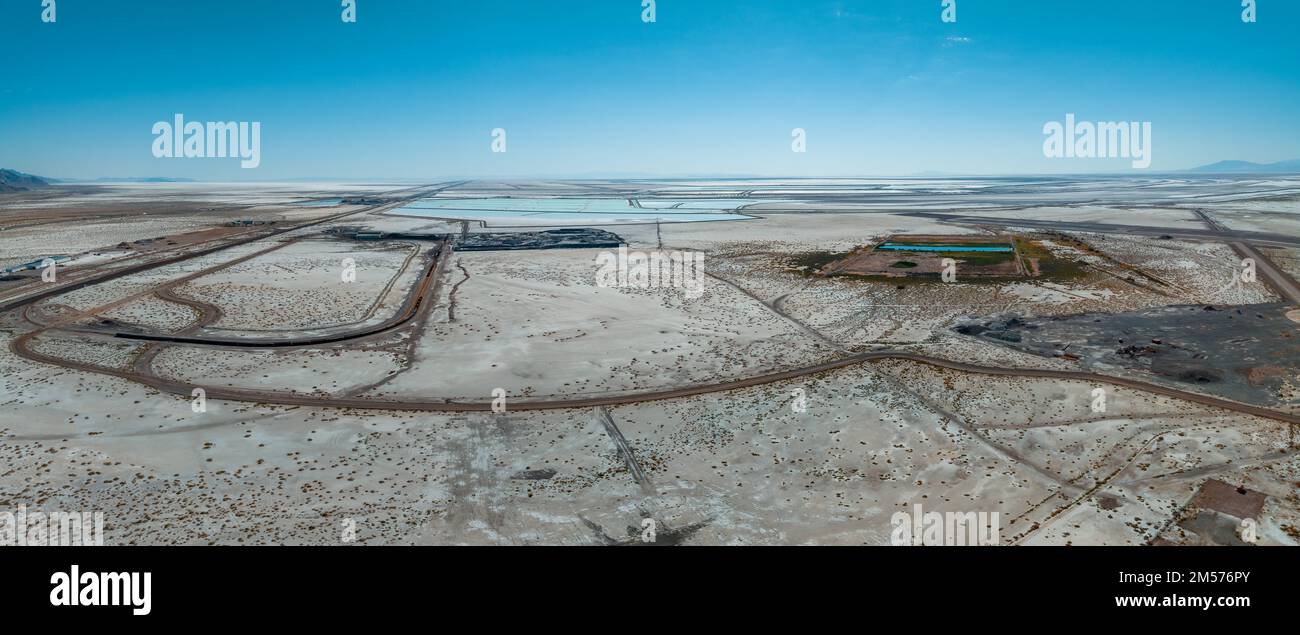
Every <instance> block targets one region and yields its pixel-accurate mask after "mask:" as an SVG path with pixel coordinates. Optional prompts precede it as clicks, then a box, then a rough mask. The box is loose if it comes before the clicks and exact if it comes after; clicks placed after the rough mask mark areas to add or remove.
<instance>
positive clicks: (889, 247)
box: [876, 243, 1011, 253]
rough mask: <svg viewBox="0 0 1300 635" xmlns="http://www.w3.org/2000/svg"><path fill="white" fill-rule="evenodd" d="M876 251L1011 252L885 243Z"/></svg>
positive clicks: (1003, 248)
mask: <svg viewBox="0 0 1300 635" xmlns="http://www.w3.org/2000/svg"><path fill="white" fill-rule="evenodd" d="M876 249H885V250H888V251H950V252H955V251H996V252H1003V253H1005V252H1009V251H1011V248H1010V247H974V246H964V245H951V246H942V247H941V246H931V245H895V244H892V243H885V244H883V245H881V246H879V247H876Z"/></svg>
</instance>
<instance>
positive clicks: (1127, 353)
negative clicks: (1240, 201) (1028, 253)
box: [953, 302, 1300, 406]
mask: <svg viewBox="0 0 1300 635" xmlns="http://www.w3.org/2000/svg"><path fill="white" fill-rule="evenodd" d="M1291 308H1292V307H1291V306H1290V305H1288V304H1286V303H1281V302H1276V303H1269V304H1255V305H1247V306H1206V305H1195V306H1170V307H1161V308H1158V309H1148V310H1143V311H1134V312H1130V313H1116V314H1099V313H1088V314H1079V315H1070V316H1057V317H1041V318H1037V317H1035V318H1026V317H1018V316H993V317H985V318H975V319H970V320H967V321H964V322H962V323H960V324H958V325H957V326H956V327H954V329H953V330H955V331H956V332H958V333H961V334H963V335H968V336H971V337H975V338H978V339H982V340H985V341H988V342H991V343H995V344H997V345H999V346H1006V347H1009V348H1014V349H1016V350H1020V351H1024V352H1027V353H1033V354H1035V355H1041V356H1043V357H1056V358H1065V359H1071V360H1077V361H1078V362H1079V364H1080V365H1081V366H1083V367H1084V369H1086V370H1091V371H1094V372H1099V373H1117V372H1118V373H1123V374H1125V375H1129V376H1134V377H1140V378H1143V379H1154V380H1156V381H1159V382H1160V383H1164V384H1166V385H1170V386H1175V387H1181V388H1188V387H1194V388H1195V389H1197V390H1198V391H1200V392H1204V393H1207V394H1213V395H1216V396H1220V397H1225V398H1228V399H1234V400H1237V401H1242V402H1245V403H1253V404H1259V405H1265V406H1279V405H1293V404H1300V325H1297V324H1296V323H1295V322H1293V321H1291V320H1289V319H1287V317H1286V312H1287V311H1288V310H1290V309H1291Z"/></svg>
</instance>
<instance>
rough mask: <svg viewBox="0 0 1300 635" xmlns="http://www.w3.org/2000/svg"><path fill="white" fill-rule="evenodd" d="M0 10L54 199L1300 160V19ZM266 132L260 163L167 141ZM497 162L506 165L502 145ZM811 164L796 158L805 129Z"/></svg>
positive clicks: (313, 3)
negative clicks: (1075, 124) (309, 180)
mask: <svg viewBox="0 0 1300 635" xmlns="http://www.w3.org/2000/svg"><path fill="white" fill-rule="evenodd" d="M1240 4H1241V0H1147V1H1142V0H1051V1H1033V0H1017V1H1013V0H957V22H956V23H952V24H949V23H944V22H942V21H941V19H940V15H941V11H942V7H941V0H857V1H854V0H833V1H832V0H769V1H763V0H749V1H746V0H730V1H721V0H658V3H657V6H656V12H657V15H656V18H657V21H656V22H655V23H653V24H646V23H643V22H642V20H641V14H642V7H641V0H549V1H548V0H531V1H528V0H510V1H505V0H472V1H456V2H453V1H443V0H421V1H417V0H409V1H408V0H357V5H358V20H357V22H356V23H355V24H345V23H343V22H342V21H341V20H340V12H341V10H342V9H341V7H340V2H339V0H279V1H275V2H260V1H253V0H220V1H217V0H187V1H185V2H179V1H176V2H171V1H164V0H149V1H145V0H117V1H113V2H109V1H106V0H58V3H57V11H58V13H57V22H55V23H53V24H45V23H42V22H41V19H40V14H41V0H0V53H3V56H2V59H4V61H5V64H4V73H3V76H2V77H3V78H2V79H0V167H11V168H16V169H19V170H22V171H26V172H31V173H35V174H41V175H46V176H53V177H72V178H93V177H100V176H173V177H192V178H202V179H255V180H267V179H278V178H292V177H345V178H363V177H400V178H429V179H436V178H441V177H454V176H469V177H485V178H488V177H525V176H540V175H545V176H633V175H636V176H665V175H788V176H809V175H826V176H849V175H908V174H914V173H918V172H923V171H940V172H948V173H962V174H1008V173H1062V172H1096V171H1123V170H1128V169H1129V162H1128V161H1127V160H1122V159H1115V160H1108V159H1070V160H1067V159H1047V158H1045V157H1044V156H1043V152H1042V143H1043V139H1044V136H1043V133H1042V128H1043V125H1044V124H1045V123H1046V122H1048V121H1062V120H1063V119H1064V117H1065V114H1066V113H1067V112H1072V113H1075V114H1076V115H1077V117H1078V118H1079V119H1080V120H1087V121H1111V120H1123V121H1150V122H1152V128H1153V139H1152V143H1153V152H1152V157H1153V160H1152V164H1151V168H1150V171H1159V170H1177V169H1183V168H1188V167H1193V166H1196V165H1200V164H1205V163H1211V162H1214V161H1218V160H1221V159H1244V160H1252V161H1260V162H1269V161H1277V160H1284V159H1295V158H1300V117H1297V114H1298V113H1300V37H1297V33H1300V2H1295V1H1294V0H1258V21H1257V22H1256V23H1254V24H1246V23H1243V22H1242V21H1241V11H1242V9H1241V6H1240ZM174 113H184V114H185V116H186V118H187V119H188V120H198V121H214V120H219V121H260V122H261V123H262V136H261V149H262V161H261V165H260V167H258V168H257V169H253V170H243V169H240V167H239V162H238V161H237V160H234V159H183V160H182V159H158V158H155V157H154V156H153V155H152V154H151V151H150V150H151V145H152V143H153V140H154V137H153V135H152V134H151V132H150V129H151V127H152V126H153V124H154V122H157V121H170V120H171V118H172V115H173V114H174ZM494 128H504V129H505V130H506V131H507V142H508V146H507V147H508V151H507V152H506V153H504V154H497V153H492V152H491V146H490V144H491V140H492V139H491V131H492V130H493V129H494ZM793 128H803V129H805V130H806V131H807V135H808V136H807V152H805V153H802V154H798V153H794V152H791V149H790V142H791V136H790V135H791V130H792V129H793Z"/></svg>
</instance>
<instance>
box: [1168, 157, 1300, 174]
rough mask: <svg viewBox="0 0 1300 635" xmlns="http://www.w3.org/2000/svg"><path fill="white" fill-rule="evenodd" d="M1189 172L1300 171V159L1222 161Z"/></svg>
mask: <svg viewBox="0 0 1300 635" xmlns="http://www.w3.org/2000/svg"><path fill="white" fill-rule="evenodd" d="M1188 172H1209V173H1214V174H1232V173H1277V172H1300V159H1294V160H1291V161H1278V162H1277V163H1251V162H1250V161H1220V162H1218V163H1211V164H1209V165H1202V166H1201V167H1199V168H1192V169H1190V170H1188Z"/></svg>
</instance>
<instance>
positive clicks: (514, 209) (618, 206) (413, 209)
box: [393, 197, 754, 225]
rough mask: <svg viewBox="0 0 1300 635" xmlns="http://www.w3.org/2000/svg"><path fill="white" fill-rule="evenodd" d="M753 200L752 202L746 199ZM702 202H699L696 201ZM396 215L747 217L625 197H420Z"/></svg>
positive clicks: (727, 205) (586, 219)
mask: <svg viewBox="0 0 1300 635" xmlns="http://www.w3.org/2000/svg"><path fill="white" fill-rule="evenodd" d="M749 202H750V203H753V202H754V201H749ZM696 203H703V201H696ZM734 207H736V205H735V204H732V203H731V201H729V200H728V201H719V203H718V206H717V207H715V208H714V209H731V208H734ZM393 213H394V214H396V215H403V216H424V217H430V218H451V219H456V220H485V221H492V220H496V221H505V220H514V221H520V222H524V223H527V224H530V225H545V224H552V225H559V224H574V223H635V222H641V223H645V222H655V221H660V222H665V223H690V222H704V221H731V220H747V219H750V218H752V217H751V216H745V215H743V214H719V213H709V212H699V211H694V210H691V211H687V210H683V209H669V208H659V207H656V208H654V209H644V208H639V207H633V206H631V205H629V204H628V202H627V200H626V199H614V198H593V199H525V198H504V197H498V198H482V199H424V200H420V201H415V202H414V203H410V204H408V205H405V206H403V207H401V208H398V209H396V210H394V211H393Z"/></svg>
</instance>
